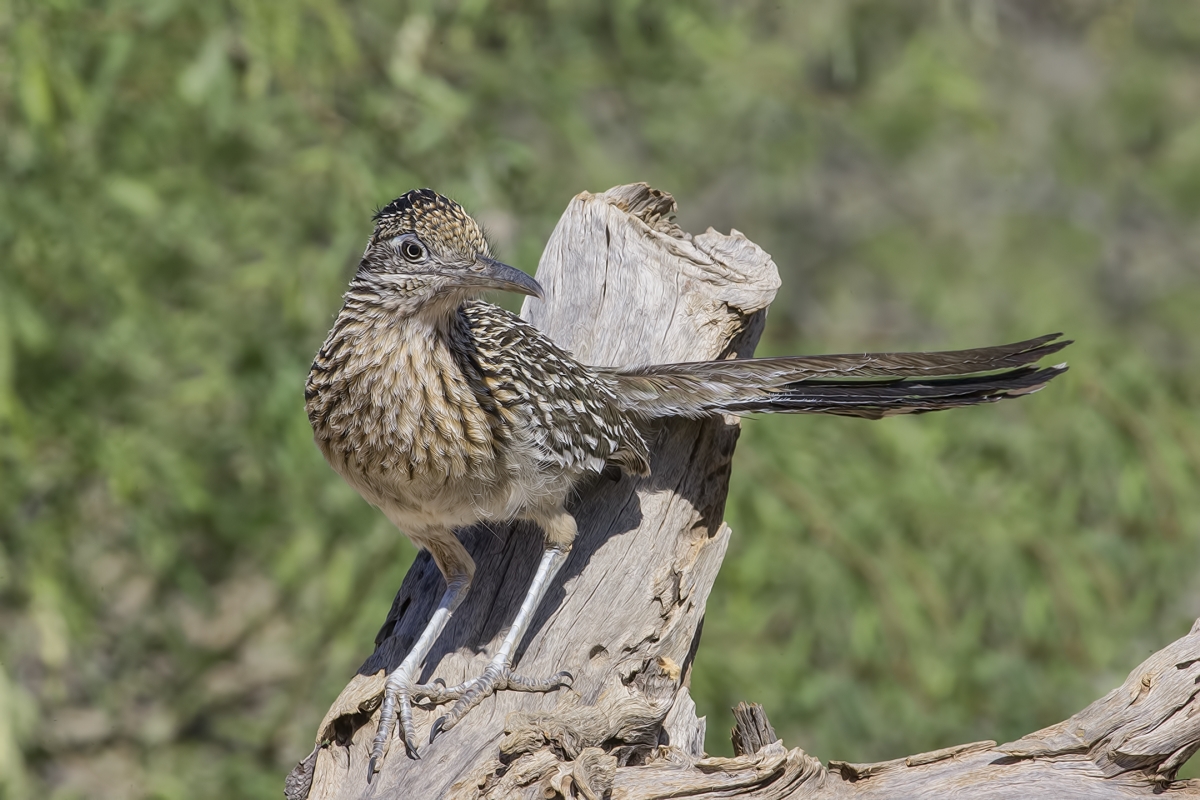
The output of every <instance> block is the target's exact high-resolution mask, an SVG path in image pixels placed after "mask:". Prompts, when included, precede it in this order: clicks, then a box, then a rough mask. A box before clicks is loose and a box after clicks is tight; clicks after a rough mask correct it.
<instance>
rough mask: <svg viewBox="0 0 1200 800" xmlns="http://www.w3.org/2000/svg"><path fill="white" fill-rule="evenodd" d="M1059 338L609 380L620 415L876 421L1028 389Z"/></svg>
mask: <svg viewBox="0 0 1200 800" xmlns="http://www.w3.org/2000/svg"><path fill="white" fill-rule="evenodd" d="M1061 335H1062V334H1058V333H1054V334H1049V335H1047V336H1039V337H1038V338H1036V339H1029V340H1027V341H1024V342H1016V343H1014V344H1007V345H1000V346H997V347H981V348H977V349H974V350H953V351H945V352H936V353H865V354H859V355H832V356H787V357H784V358H757V359H748V360H741V361H737V360H734V361H706V362H697V363H692V364H662V365H657V366H652V367H635V368H633V369H625V370H613V371H611V372H609V373H608V375H609V377H611V378H613V379H614V380H616V381H617V382H618V384H619V385H620V391H619V392H618V395H619V396H620V397H621V399H622V401H623V403H624V405H625V408H626V410H627V411H629V412H631V413H633V414H637V415H638V416H642V417H646V418H653V417H661V416H690V417H700V416H707V415H709V414H714V413H726V414H754V413H785V414H806V413H807V414H840V415H845V416H855V417H866V418H870V419H878V418H880V417H886V416H893V415H896V414H921V413H924V412H927V411H938V410H941V409H944V408H957V407H959V406H970V405H976V404H978V403H990V402H995V401H996V400H1001V399H1004V398H1006V397H1019V396H1021V395H1025V394H1030V393H1032V392H1036V391H1037V390H1038V389H1041V388H1042V387H1043V386H1045V385H1046V383H1047V382H1048V381H1050V380H1051V379H1053V378H1054V377H1056V376H1058V375H1060V374H1062V373H1063V372H1065V371H1066V369H1067V367H1066V365H1065V364H1060V365H1058V366H1053V367H1036V366H1032V365H1033V364H1035V362H1037V361H1039V360H1040V359H1042V358H1044V357H1045V356H1048V355H1051V354H1053V353H1057V352H1058V351H1059V350H1061V349H1063V348H1064V347H1066V346H1067V345H1069V344H1070V343H1071V342H1070V341H1069V340H1063V341H1057V340H1058V339H1059V337H1060V336H1061ZM872 378H875V379H876V380H870V379H872ZM880 378H882V380H879V379H880ZM864 379H866V380H864Z"/></svg>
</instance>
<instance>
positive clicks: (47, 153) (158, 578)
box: [0, 0, 1200, 798]
mask: <svg viewBox="0 0 1200 800" xmlns="http://www.w3.org/2000/svg"><path fill="white" fill-rule="evenodd" d="M0 37H2V38H0V142H2V148H3V149H2V153H0V170H2V177H0V243H2V250H0V252H2V253H3V261H2V262H0V797H11V798H25V797H55V798H70V797H88V798H143V797H145V798H151V797H153V798H176V797H179V798H183V797H187V798H207V797H214V798H215V797H259V796H277V794H278V792H280V790H281V782H282V778H283V775H284V773H285V772H286V771H287V769H289V768H290V767H291V765H292V764H293V763H294V762H295V761H296V760H297V759H298V758H300V757H302V756H303V755H305V754H306V753H307V751H308V749H309V746H310V745H311V736H312V735H313V733H314V731H315V726H316V724H317V722H318V721H319V719H320V717H321V715H322V713H323V712H324V710H325V708H326V707H327V706H328V704H329V702H330V701H331V700H332V699H333V698H334V697H335V696H336V694H337V691H338V689H339V688H340V687H341V686H342V685H343V684H344V682H345V680H346V678H347V677H348V676H349V675H350V674H351V673H352V671H353V670H354V668H355V667H356V666H357V665H358V664H359V663H360V662H361V660H362V659H363V658H364V657H365V656H366V655H367V654H368V652H369V651H370V648H371V641H372V638H373V635H374V633H375V629H376V626H377V625H378V624H379V621H380V620H381V619H382V618H383V616H384V614H385V613H386V609H387V607H388V604H389V602H390V600H391V595H392V591H393V590H394V588H395V587H396V586H398V584H399V582H400V580H401V578H402V576H403V574H404V572H405V569H406V567H407V565H408V563H409V561H410V560H411V557H412V555H413V551H412V549H411V547H410V546H409V545H408V543H407V542H406V541H405V540H404V539H403V538H402V537H401V536H399V535H398V534H397V533H396V532H395V531H394V530H392V529H390V528H389V526H388V524H387V523H386V522H385V521H384V520H383V519H382V517H381V516H380V515H378V514H377V513H375V512H374V511H373V510H372V509H370V508H369V507H368V506H367V505H366V504H365V503H363V502H362V501H361V500H360V499H359V498H358V497H357V496H356V495H355V494H354V493H353V492H352V491H351V490H350V489H348V488H347V487H346V486H344V485H343V484H342V483H341V481H340V479H338V478H337V476H336V475H334V474H333V472H332V471H330V470H329V469H328V468H327V467H326V466H325V465H324V463H323V462H322V460H321V457H320V455H319V454H318V453H317V451H316V449H315V448H314V447H313V445H312V444H311V440H310V434H309V430H308V424H307V421H306V420H305V417H304V413H303V409H302V396H301V392H302V385H303V380H304V375H305V373H306V370H307V367H308V364H309V362H310V359H311V357H312V354H313V352H314V351H315V350H316V348H317V346H318V345H319V344H320V342H321V340H322V338H323V336H324V333H325V331H326V330H327V328H328V326H329V324H330V322H331V319H332V316H333V314H334V312H335V311H336V309H337V307H338V305H339V300H338V298H339V295H340V293H341V292H342V291H343V288H344V285H345V282H346V280H347V279H348V276H349V274H350V271H351V270H352V269H353V266H354V264H355V262H356V259H357V256H358V255H359V253H360V252H361V247H362V244H363V242H364V241H365V239H366V236H367V234H368V232H369V229H370V222H369V218H370V214H371V212H372V210H373V209H374V208H375V207H377V206H378V205H380V204H382V203H385V202H387V201H388V200H390V199H391V198H392V197H394V196H396V195H398V194H400V193H401V192H403V191H405V190H407V189H409V188H412V187H415V186H425V185H430V186H434V187H437V188H438V189H440V190H441V191H443V192H446V193H448V194H450V195H452V196H455V197H457V198H458V199H459V200H461V201H462V202H463V203H464V204H465V205H466V206H467V207H468V208H469V209H471V210H473V211H475V212H476V213H477V214H478V216H479V217H480V218H481V219H482V220H483V221H484V222H485V223H486V224H487V225H488V226H489V227H490V229H491V231H492V233H493V236H494V239H495V243H496V245H497V246H498V250H499V252H500V254H501V255H502V256H503V257H505V259H506V260H508V261H510V262H514V263H517V264H519V265H522V266H524V267H526V268H532V267H533V266H534V265H535V263H536V259H537V257H538V255H539V253H540V250H541V246H542V243H543V242H544V241H545V239H546V237H547V235H548V233H549V231H550V229H551V227H552V226H553V224H554V222H555V220H556V219H557V217H558V215H559V213H560V212H561V211H562V209H563V208H564V207H565V205H566V203H567V201H568V200H569V199H570V197H571V196H572V195H574V194H575V193H576V192H578V191H580V190H582V189H590V190H594V191H601V190H603V189H605V188H608V187H609V186H612V185H615V184H619V183H624V182H629V181H635V180H647V181H650V182H651V183H653V184H654V185H656V186H659V187H660V188H664V189H667V190H669V191H671V192H673V193H674V194H675V196H676V197H677V198H678V200H679V201H680V204H681V206H682V209H681V213H680V221H681V223H682V224H683V226H684V227H685V228H686V229H690V230H697V231H698V230H702V229H703V228H704V227H706V226H708V225H710V224H711V225H714V226H715V227H717V228H719V229H723V230H724V229H728V228H730V227H736V228H738V229H739V230H742V231H744V232H745V233H746V234H747V235H749V236H750V237H751V238H753V239H755V240H756V241H758V242H759V243H761V244H762V245H763V246H764V247H765V248H766V249H767V250H768V251H769V252H771V253H772V254H773V255H774V256H775V259H776V261H777V262H778V264H779V266H780V270H781V272H782V275H783V280H784V287H783V289H782V290H781V293H780V297H779V300H778V301H777V302H776V304H775V306H774V307H773V309H772V312H771V314H772V315H771V321H770V324H769V326H768V332H767V336H766V338H765V340H764V343H763V346H762V347H761V348H760V352H770V353H782V352H787V351H808V352H845V351H855V350H859V351H861V350H865V349H896V348H905V349H907V348H912V349H916V348H946V347H967V346H974V345H983V344H989V343H995V342H997V341H1000V340H1010V339H1014V338H1023V337H1028V336H1033V335H1036V334H1040V333H1043V332H1046V331H1050V330H1065V331H1067V332H1068V334H1069V335H1070V336H1072V337H1074V338H1076V339H1077V340H1078V341H1077V344H1075V345H1074V346H1073V347H1071V348H1070V350H1069V351H1068V358H1069V360H1070V362H1071V367H1072V370H1071V372H1070V373H1068V374H1067V376H1066V377H1065V378H1063V379H1062V380H1059V381H1057V382H1055V384H1054V385H1053V386H1052V387H1050V388H1049V389H1048V390H1047V391H1045V392H1043V393H1041V394H1038V395H1037V396H1035V397H1032V398H1029V399H1026V400H1023V401H1021V402H1014V403H1007V404H1003V405H1001V406H993V407H989V408H985V409H973V410H967V411H962V412H955V413H952V414H944V415H935V416H932V417H923V418H916V419H896V420H889V421H886V422H883V423H878V424H873V423H865V422H861V421H856V420H834V419H800V418H791V419H783V418H772V419H763V420H753V421H749V422H748V423H747V424H746V431H745V434H744V435H743V439H742V442H741V446H740V447H739V451H738V456H737V460H736V463H735V471H734V478H733V488H732V493H731V498H730V503H729V509H728V518H729V520H730V522H731V524H732V525H733V527H734V530H735V536H734V544H733V546H732V549H731V552H730V554H729V558H728V559H727V562H726V564H725V568H724V571H723V572H722V575H721V577H720V580H719V581H718V584H717V586H716V589H715V591H714V593H713V596H712V599H711V600H710V603H709V614H708V619H707V622H706V626H705V632H704V643H703V646H702V647H701V650H700V654H699V657H698V659H697V663H696V668H695V676H694V685H693V688H694V692H695V695H696V698H697V702H698V704H699V706H700V709H701V713H707V714H709V725H710V736H709V748H710V750H712V751H714V752H727V751H728V745H727V744H726V742H725V739H726V737H725V731H726V730H727V729H728V727H729V724H730V720H729V717H728V713H727V711H726V709H727V707H728V706H729V705H731V704H733V703H734V702H736V701H737V700H741V699H748V700H758V701H761V702H763V703H764V704H765V705H766V708H767V710H768V712H769V714H770V716H771V718H772V720H773V721H774V722H775V724H776V725H777V727H778V729H779V732H780V733H781V735H782V736H783V737H784V740H785V742H786V743H787V744H788V745H799V746H803V747H805V748H806V749H809V750H811V751H812V752H814V753H815V754H817V755H819V756H821V757H822V758H841V759H849V760H867V759H877V758H888V757H896V756H900V755H903V754H906V753H910V752H916V751H918V750H920V749H923V748H935V747H941V746H945V745H949V744H952V743H955V742H961V741H969V740H974V739H982V738H996V739H1001V740H1004V739H1007V738H1014V737H1017V736H1019V735H1021V734H1022V733H1025V732H1027V731H1029V730H1032V729H1034V728H1037V727H1040V726H1042V725H1045V724H1048V723H1050V722H1053V721H1056V720H1058V719H1061V718H1063V717H1065V716H1066V715H1068V714H1070V713H1072V712H1073V711H1075V710H1077V709H1078V708H1080V707H1082V706H1083V705H1084V704H1086V703H1087V702H1089V701H1090V700H1092V699H1094V698H1095V697H1096V696H1098V695H1099V694H1101V693H1102V692H1104V691H1107V690H1108V689H1109V688H1111V687H1112V686H1113V685H1115V683H1116V682H1118V681H1119V680H1121V679H1122V678H1123V676H1124V674H1125V673H1126V672H1127V671H1128V669H1130V668H1131V667H1132V666H1134V665H1135V664H1136V663H1137V662H1138V661H1140V660H1141V659H1142V658H1143V657H1144V656H1145V655H1146V654H1147V653H1148V652H1150V651H1151V650H1154V649H1157V648H1158V647H1161V646H1162V645H1164V644H1166V643H1167V642H1168V641H1170V640H1172V639H1174V638H1176V637H1178V636H1180V635H1182V634H1183V633H1184V632H1186V630H1187V627H1188V625H1189V623H1190V621H1191V620H1192V619H1193V618H1194V617H1196V616H1197V615H1198V614H1200V576H1198V573H1197V563H1198V560H1197V557H1198V556H1200V552H1198V549H1200V492H1197V490H1196V486H1197V478H1198V477H1200V427H1198V426H1197V418H1196V407H1197V404H1198V403H1200V370H1197V364H1198V363H1200V361H1198V359H1200V336H1198V334H1200V322H1198V321H1197V313H1198V311H1197V309H1198V308H1200V280H1198V272H1200V270H1198V267H1197V264H1198V256H1200V230H1198V229H1197V226H1196V221H1197V212H1198V211H1200V6H1197V5H1196V4H1195V3H1192V2H1188V1H1187V0H1179V1H1176V0H1145V1H1144V2H1117V1H1116V0H1113V1H1111V2H1101V1H1099V0H1096V1H1094V2H1083V1H1082V0H1077V1H1075V2H1066V0H1059V1H1058V2H1048V1H1046V0H1020V1H1018V0H996V1H995V2H989V1H988V0H974V1H972V2H967V1H966V0H946V1H945V2H917V1H915V0H914V1H913V2H903V1H900V0H812V1H810V2H805V3H783V4H780V3H767V2H749V1H748V0H747V2H732V1H730V2H718V1H717V0H707V2H666V1H665V0H654V1H651V0H645V2H641V1H640V0H619V1H618V2H608V1H607V0H586V1H584V0H572V2H565V0H539V1H536V2H535V1H534V0H529V1H528V2H521V1H519V0H462V1H461V2H453V3H451V2H446V3H435V2H399V0H370V1H368V2H350V1H349V0H341V1H339V0H297V1H296V2H275V1H274V0H220V1H219V2H204V3H187V2H183V0H109V1H108V2H99V1H96V2H84V0H42V1H40V2H39V1H35V0H0Z"/></svg>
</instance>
